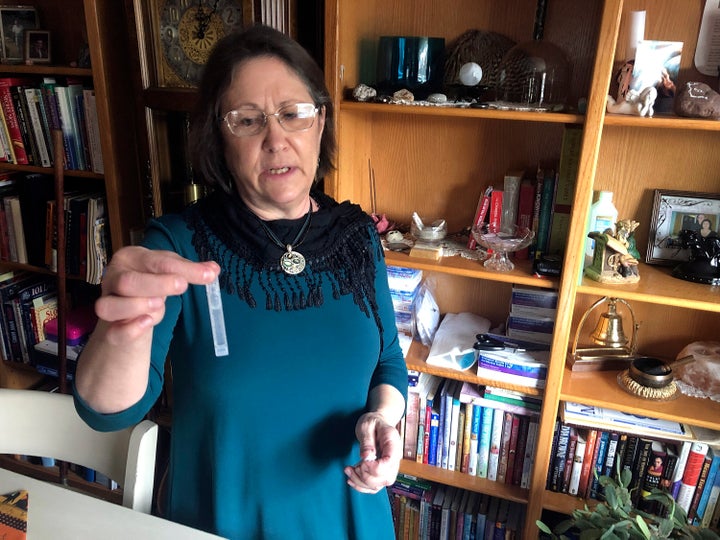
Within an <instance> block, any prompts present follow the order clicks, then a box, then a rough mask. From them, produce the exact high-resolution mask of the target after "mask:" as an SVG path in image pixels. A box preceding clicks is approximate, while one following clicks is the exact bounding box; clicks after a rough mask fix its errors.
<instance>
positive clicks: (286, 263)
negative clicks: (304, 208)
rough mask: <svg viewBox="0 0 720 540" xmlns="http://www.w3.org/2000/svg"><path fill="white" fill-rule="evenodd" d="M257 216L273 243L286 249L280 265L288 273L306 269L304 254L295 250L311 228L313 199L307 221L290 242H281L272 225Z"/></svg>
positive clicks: (292, 273) (297, 272)
mask: <svg viewBox="0 0 720 540" xmlns="http://www.w3.org/2000/svg"><path fill="white" fill-rule="evenodd" d="M253 215H254V214H253ZM255 217H256V218H257V220H258V222H259V223H260V226H261V227H262V229H263V231H265V234H266V235H267V236H268V238H270V240H272V241H273V243H274V244H275V245H276V246H278V247H279V248H280V249H284V250H285V253H283V254H282V256H281V257H280V267H281V268H282V269H283V271H284V272H285V273H286V274H291V275H295V274H299V273H300V272H302V271H303V270H304V269H305V257H303V255H302V254H301V253H299V252H298V251H295V248H297V247H298V246H299V245H300V244H302V243H303V241H304V240H305V235H306V234H307V232H308V229H309V228H310V220H311V218H312V200H311V201H310V208H309V209H308V213H307V216H306V217H305V221H304V222H303V224H302V226H301V227H300V230H299V231H298V233H297V234H296V235H295V239H294V240H293V241H292V242H291V243H289V244H284V243H283V242H281V241H280V239H279V238H278V237H277V235H276V234H275V233H274V232H273V231H272V229H270V227H268V226H267V225H266V224H265V222H264V221H263V220H262V219H260V218H259V217H257V216H255Z"/></svg>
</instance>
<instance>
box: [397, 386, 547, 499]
mask: <svg viewBox="0 0 720 540" xmlns="http://www.w3.org/2000/svg"><path fill="white" fill-rule="evenodd" d="M408 390H409V391H408V402H407V411H406V415H405V420H404V422H403V423H402V424H401V431H402V435H403V457H404V458H405V459H409V460H412V461H416V462H418V463H425V464H427V465H430V466H434V467H439V468H442V469H447V470H450V471H459V472H461V473H466V474H468V475H471V476H477V477H479V478H487V479H488V480H492V481H496V482H500V483H504V484H508V485H517V486H520V487H524V488H527V487H528V486H529V482H530V475H531V473H532V467H533V463H534V454H535V452H534V450H535V443H536V439H537V428H538V416H539V412H540V407H541V400H540V399H539V398H536V397H532V396H528V395H526V394H523V393H521V392H514V391H510V390H504V389H501V388H495V387H490V386H478V385H475V384H472V383H468V382H464V381H456V380H453V379H443V378H441V377H438V376H436V375H431V374H429V373H424V372H423V373H420V375H419V377H418V382H417V385H416V386H413V387H410V388H409V389H408Z"/></svg>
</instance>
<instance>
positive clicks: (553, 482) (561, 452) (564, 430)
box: [550, 424, 579, 492]
mask: <svg viewBox="0 0 720 540" xmlns="http://www.w3.org/2000/svg"><path fill="white" fill-rule="evenodd" d="M557 441H558V442H557V445H556V450H555V455H554V458H553V462H552V475H551V478H550V490H551V491H556V492H559V491H562V481H563V477H564V472H565V460H566V459H567V450H568V443H569V441H570V426H569V425H568V424H560V427H559V430H558V432H557ZM573 459H574V458H573ZM578 480H579V477H578Z"/></svg>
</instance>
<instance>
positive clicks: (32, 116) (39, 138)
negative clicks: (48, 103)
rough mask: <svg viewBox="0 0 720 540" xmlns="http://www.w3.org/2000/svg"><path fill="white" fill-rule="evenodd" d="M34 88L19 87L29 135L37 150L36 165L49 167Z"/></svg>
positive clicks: (48, 155) (48, 153) (49, 161)
mask: <svg viewBox="0 0 720 540" xmlns="http://www.w3.org/2000/svg"><path fill="white" fill-rule="evenodd" d="M35 90H36V89H35V88H34V87H32V86H23V87H20V91H21V92H23V94H24V95H23V99H24V103H25V104H26V108H27V112H28V120H29V124H28V126H29V132H30V133H29V134H30V136H31V137H32V140H33V141H34V146H35V148H37V156H36V161H37V163H38V165H40V166H42V167H50V166H51V160H50V152H49V148H48V146H47V143H46V141H45V136H44V135H43V127H42V119H41V118H40V106H39V103H38V95H37V94H36V93H35Z"/></svg>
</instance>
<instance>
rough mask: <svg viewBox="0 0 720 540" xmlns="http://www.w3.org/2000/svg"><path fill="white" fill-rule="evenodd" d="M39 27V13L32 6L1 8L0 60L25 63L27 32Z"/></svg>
mask: <svg viewBox="0 0 720 540" xmlns="http://www.w3.org/2000/svg"><path fill="white" fill-rule="evenodd" d="M37 27H38V16H37V11H36V10H35V8H34V7H32V6H0V38H1V39H2V47H0V58H1V59H2V61H3V62H6V63H22V62H24V61H25V30H34V29H36V28H37Z"/></svg>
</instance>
